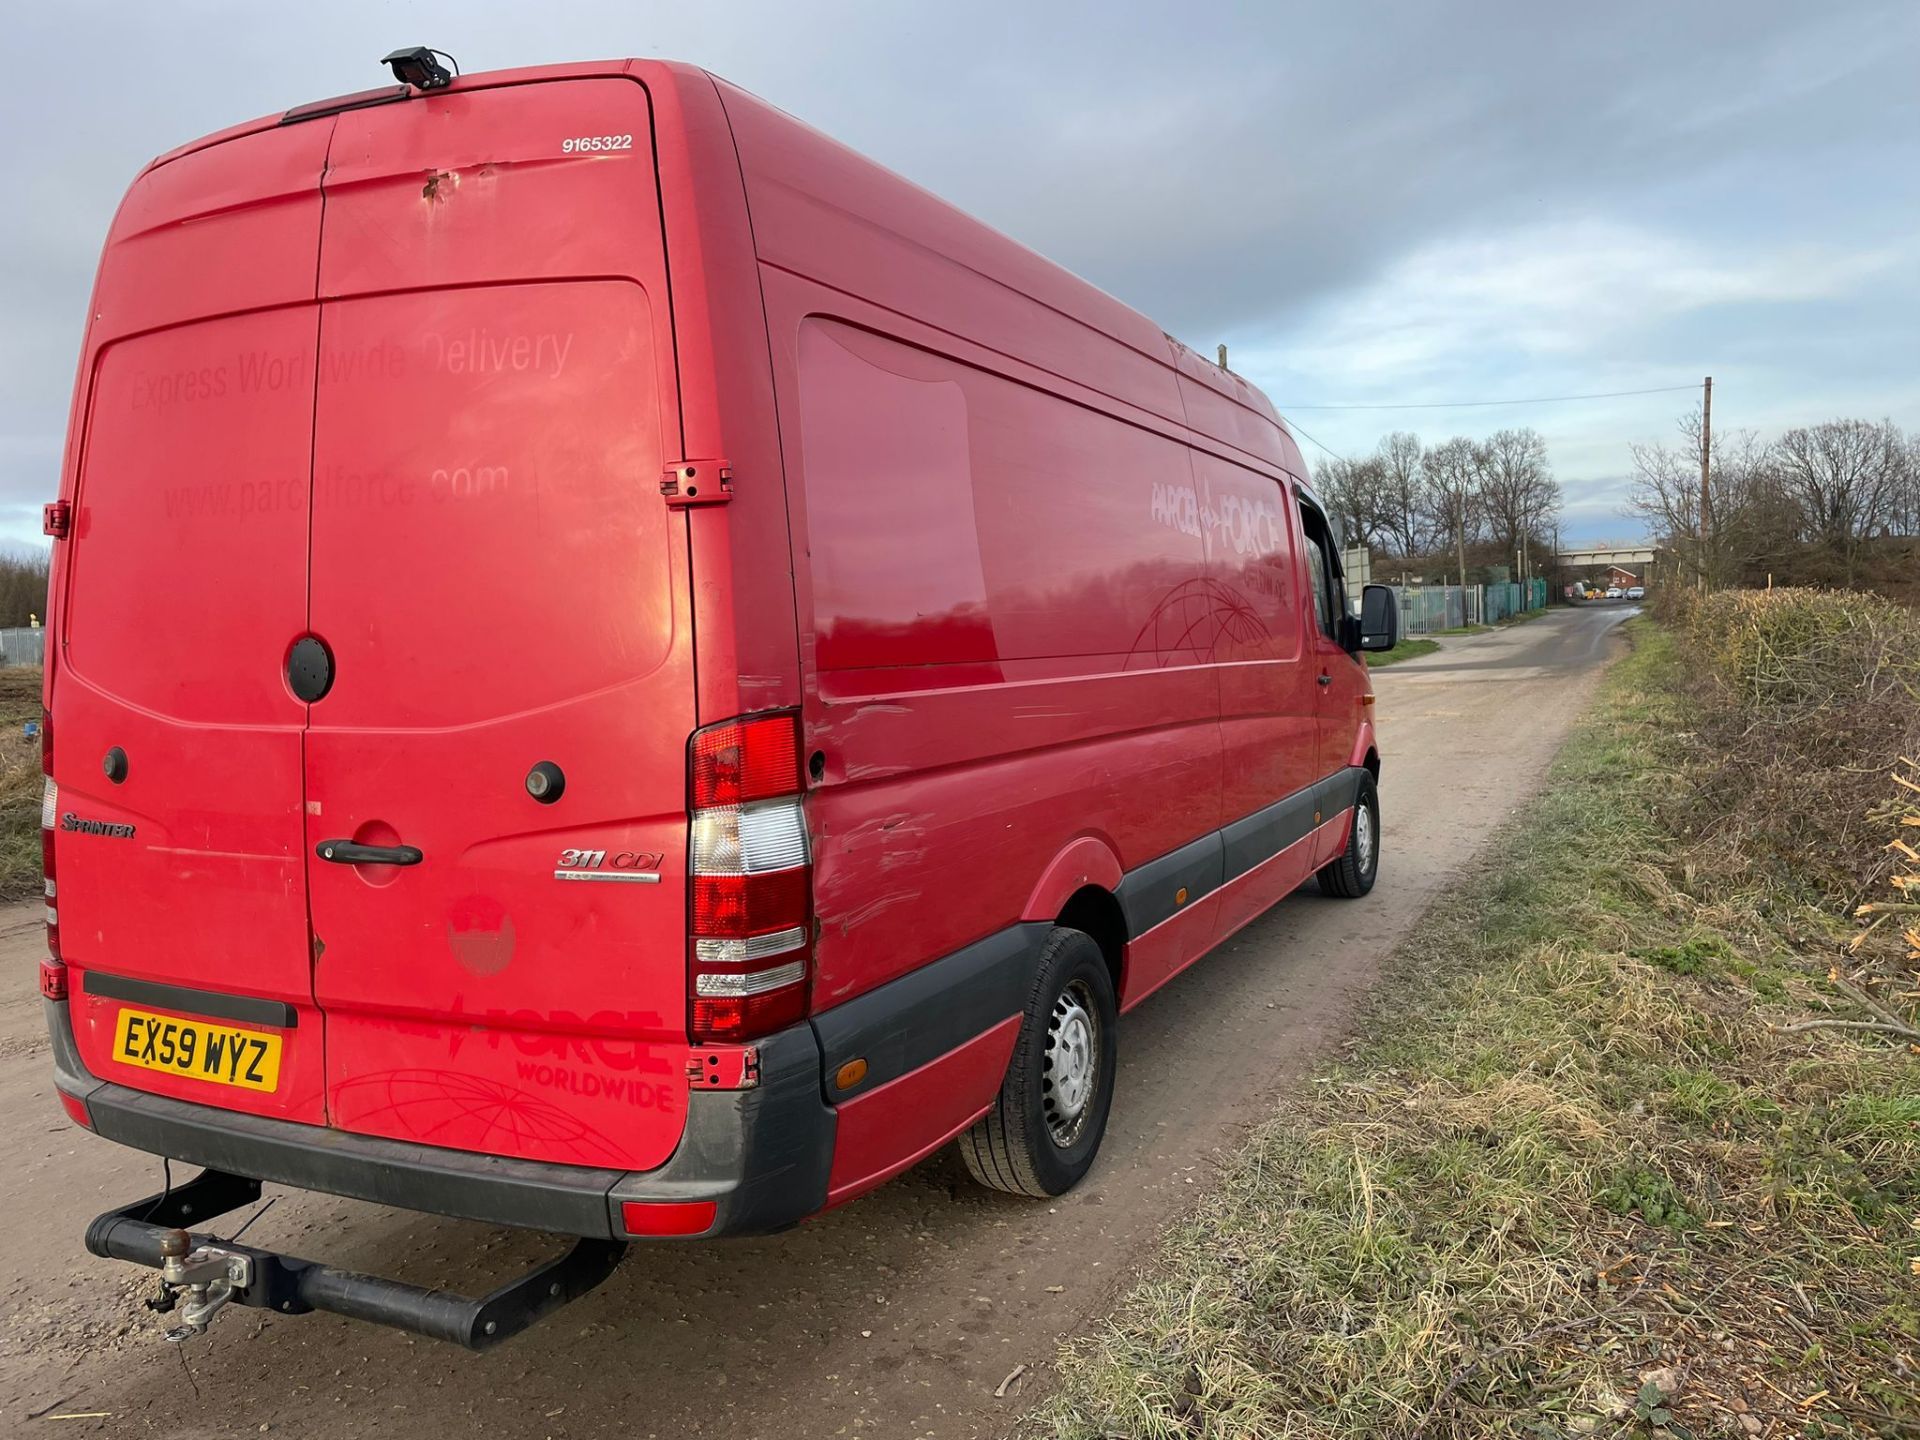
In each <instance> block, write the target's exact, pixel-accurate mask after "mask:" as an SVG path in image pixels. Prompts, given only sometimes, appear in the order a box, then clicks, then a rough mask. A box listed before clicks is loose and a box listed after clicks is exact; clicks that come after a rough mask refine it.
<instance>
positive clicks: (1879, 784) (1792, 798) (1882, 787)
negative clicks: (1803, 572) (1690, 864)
mask: <svg viewBox="0 0 1920 1440" xmlns="http://www.w3.org/2000/svg"><path fill="white" fill-rule="evenodd" d="M1662 608H1663V612H1664V615H1663V618H1664V619H1665V620H1666V621H1667V623H1668V624H1669V625H1671V626H1672V627H1673V629H1674V631H1675V633H1676V634H1677V635H1678V636H1680V637H1681V640H1682V643H1683V644H1684V645H1685V647H1686V649H1687V650H1688V652H1689V655H1690V656H1691V658H1692V659H1693V661H1694V662H1695V663H1693V664H1692V665H1690V666H1689V667H1688V671H1687V686H1686V688H1687V691H1688V693H1689V695H1690V697H1691V698H1692V699H1693V700H1694V701H1695V706H1696V708H1695V710H1694V712H1693V716H1692V719H1693V720H1694V721H1695V724H1694V725H1693V726H1691V727H1689V728H1690V730H1691V732H1692V733H1691V734H1690V735H1689V736H1688V737H1687V738H1688V739H1689V740H1691V742H1692V744H1691V745H1690V746H1689V747H1688V748H1687V751H1686V756H1685V758H1686V759H1687V760H1688V762H1689V765H1688V768H1689V770H1690V772H1691V783H1690V784H1689V785H1688V786H1687V787H1686V788H1685V789H1683V790H1680V791H1677V792H1676V793H1675V799H1676V800H1677V801H1679V802H1680V803H1678V804H1677V805H1673V806H1670V807H1669V810H1668V813H1667V814H1666V817H1665V818H1666V819H1667V821H1668V823H1669V825H1670V826H1671V827H1672V828H1673V829H1674V831H1675V832H1676V833H1677V834H1679V835H1680V836H1681V837H1682V838H1683V839H1685V840H1686V841H1687V842H1688V843H1689V845H1690V846H1691V848H1692V849H1693V850H1694V852H1695V854H1696V858H1697V860H1698V861H1699V863H1701V864H1703V865H1706V866H1710V867H1712V868H1715V869H1718V870H1720V871H1722V872H1723V873H1724V874H1727V875H1729V876H1741V877H1748V878H1751V879H1753V880H1755V881H1757V882H1759V883H1763V884H1766V885H1768V886H1770V887H1773V888H1785V889H1794V890H1797V891H1798V892H1799V893H1801V894H1802V895H1805V896H1809V897H1819V896H1828V895H1832V896H1841V897H1845V898H1848V899H1850V900H1852V901H1858V900H1860V899H1863V898H1865V895H1866V892H1867V891H1868V890H1869V889H1871V888H1872V887H1873V886H1874V885H1875V884H1876V883H1877V882H1878V881H1879V880H1880V879H1881V877H1883V876H1884V875H1885V874H1886V872H1887V869H1888V857H1887V854H1886V851H1885V849H1884V847H1885V844H1886V839H1885V836H1884V835H1883V834H1882V833H1881V825H1880V823H1879V821H1878V820H1877V818H1876V812H1877V811H1878V810H1880V809H1881V808H1882V807H1883V806H1884V805H1885V803H1886V800H1887V797H1888V794H1889V791H1890V789H1891V788H1892V787H1891V786H1890V784H1889V782H1888V780H1887V775H1888V772H1889V769H1890V768H1891V767H1892V766H1893V765H1894V764H1895V762H1896V760H1897V758H1898V757H1899V756H1901V755H1913V754H1915V753H1920V613H1917V612H1915V611H1913V610H1909V609H1906V608H1905V607H1903V606H1900V605H1897V604H1895V603H1893V602H1892V601H1889V600H1886V599H1883V598H1881V597H1879V596H1876V595H1867V594H1861V593H1857V592H1849V591H1837V590H1733V591H1721V592H1716V593H1713V594H1708V595H1704V596H1702V595H1698V594H1696V593H1694V592H1690V591H1686V590H1681V589H1676V590H1674V591H1671V592H1666V593H1664V594H1663V597H1662Z"/></svg>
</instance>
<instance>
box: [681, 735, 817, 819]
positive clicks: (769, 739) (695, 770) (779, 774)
mask: <svg viewBox="0 0 1920 1440" xmlns="http://www.w3.org/2000/svg"><path fill="white" fill-rule="evenodd" d="M691 769H692V778H693V808H694V809H696V810H708V809H712V808H713V807H714V806H717V805H746V804H749V803H750V802H752V801H755V800H772V799H775V798H776V797H778V796H781V795H797V794H799V793H800V723H799V717H798V716H795V715H779V716H774V717H771V718H767V719H753V720H729V721H727V722H726V723H725V724H722V725H709V726H708V727H707V728H706V729H704V730H698V731H695V732H694V736H693V758H692V762H691Z"/></svg>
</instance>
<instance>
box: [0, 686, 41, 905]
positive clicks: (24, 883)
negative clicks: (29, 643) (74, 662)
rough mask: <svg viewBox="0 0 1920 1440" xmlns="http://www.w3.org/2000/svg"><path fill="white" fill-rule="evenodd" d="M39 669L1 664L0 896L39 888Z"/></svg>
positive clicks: (23, 896)
mask: <svg viewBox="0 0 1920 1440" xmlns="http://www.w3.org/2000/svg"><path fill="white" fill-rule="evenodd" d="M39 718H40V669H39V667H38V666H26V665H10V666H7V667H6V668H4V669H0V900H24V899H26V898H27V897H28V896H31V895H38V894H39V893H40V788H41V781H40V742H39V741H38V740H37V739H30V738H28V736H27V734H26V723H27V721H29V720H38V719H39Z"/></svg>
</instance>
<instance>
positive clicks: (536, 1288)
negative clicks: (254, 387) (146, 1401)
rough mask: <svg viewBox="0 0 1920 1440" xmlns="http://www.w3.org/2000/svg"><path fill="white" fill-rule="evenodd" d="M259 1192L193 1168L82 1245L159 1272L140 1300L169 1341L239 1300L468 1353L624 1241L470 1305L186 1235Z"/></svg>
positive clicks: (573, 1255) (606, 1266)
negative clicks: (380, 1328)
mask: <svg viewBox="0 0 1920 1440" xmlns="http://www.w3.org/2000/svg"><path fill="white" fill-rule="evenodd" d="M259 1198H260V1182H259V1181H258V1180H248V1179H246V1178H244V1177H242V1176H239V1175H229V1174H227V1173H226V1172H224V1171H221V1170H203V1171H201V1172H200V1173H199V1174H198V1175H196V1176H195V1177H194V1178H193V1179H191V1180H189V1181H188V1182H187V1183H186V1184H184V1185H180V1186H176V1187H174V1188H172V1189H170V1190H168V1191H166V1192H165V1193H164V1194H160V1195H153V1196H149V1197H148V1198H147V1199H145V1200H136V1201H135V1202H134V1203H133V1204H131V1205H124V1206H122V1207H121V1208H120V1209H118V1210H109V1211H108V1212H107V1213H106V1214H104V1215H101V1216H98V1217H97V1218H95V1220H94V1222H93V1223H92V1224H91V1225H89V1226H87V1249H89V1250H91V1251H92V1252H93V1253H94V1254H95V1255H99V1256H102V1257H103V1258H106V1259H111V1260H131V1261H132V1262H133V1263H134V1264H136V1265H149V1266H152V1267H153V1268H154V1269H157V1270H159V1271H160V1273H161V1281H160V1284H161V1295H160V1298H159V1299H157V1300H149V1301H148V1302H147V1304H148V1306H149V1307H150V1308H152V1309H155V1310H158V1311H161V1312H162V1313H165V1312H168V1311H171V1310H173V1309H174V1308H175V1307H176V1306H177V1307H178V1308H179V1310H180V1320H181V1323H180V1324H178V1325H176V1326H175V1327H174V1328H173V1329H171V1330H169V1331H168V1332H167V1338H168V1339H169V1340H186V1339H189V1338H191V1337H192V1336H195V1335H198V1334H201V1333H202V1332H204V1331H205V1330H206V1328H207V1323H208V1322H209V1321H210V1320H212V1318H213V1317H214V1315H215V1314H216V1313H218V1312H219V1310H220V1309H221V1308H222V1307H224V1306H225V1305H227V1304H229V1303H232V1304H235V1305H250V1306H253V1307H254V1308H256V1309H261V1310H277V1311H279V1312H280V1313H281V1314H283V1315H304V1314H307V1313H309V1312H311V1311H314V1310H326V1311H330V1312H331V1313H333V1314H335V1315H346V1316H350V1317H352V1318H353V1319H355V1320H366V1321H370V1322H372V1323H373V1324H375V1325H391V1326H392V1327H393V1328H395V1329H396V1330H410V1331H412V1332H413V1333H414V1334H416V1335H425V1336H427V1337H429V1338H430V1339H434V1340H451V1341H452V1342H453V1343H454V1344H456V1345H464V1346H466V1348H467V1349H469V1350H489V1349H492V1348H493V1347H494V1346H495V1345H498V1344H499V1343H500V1342H501V1341H503V1340H508V1339H511V1338H512V1337H513V1336H515V1335H518V1334H519V1333H520V1332H521V1331H522V1330H525V1329H526V1328H527V1327H528V1326H530V1325H533V1324H534V1323H535V1322H537V1321H539V1320H542V1319H544V1318H545V1317H546V1316H548V1315H550V1314H552V1313H553V1312H554V1311H555V1310H558V1309H559V1308H560V1307H561V1306H563V1305H565V1304H566V1303H567V1302H568V1301H570V1300H578V1299H579V1298H580V1297H581V1296H582V1295H584V1294H586V1293H587V1292H588V1291H589V1290H591V1289H593V1288H594V1286H596V1285H598V1284H599V1283H600V1282H601V1281H602V1280H605V1279H606V1278H607V1277H608V1276H609V1275H611V1274H612V1273H613V1270H614V1267H615V1266H616V1265H618V1264H619V1263H620V1257H621V1256H622V1255H624V1254H626V1251H627V1247H626V1245H625V1244H623V1243H622V1242H620V1241H617V1240H592V1239H582V1240H578V1241H576V1242H574V1246H573V1248H572V1249H571V1250H569V1251H567V1253H566V1254H564V1255H562V1256H560V1257H558V1258H557V1259H553V1260H548V1261H546V1262H544V1263H542V1264H539V1265H536V1266H534V1267H533V1268H532V1269H531V1270H529V1271H527V1273H526V1274H524V1275H522V1276H520V1278H519V1279H517V1280H511V1281H509V1282H508V1283H507V1284H505V1285H502V1286H501V1287H500V1288H499V1289H498V1290H495V1291H493V1292H492V1293H491V1294H489V1295H484V1296H482V1297H481V1298H480V1299H478V1300H472V1299H469V1298H468V1297H466V1296H465V1295H456V1294H454V1293H453V1292H451V1291H447V1290H427V1289H424V1288H422V1287H421V1286H418V1285H409V1284H406V1283H405V1282H403V1281H399V1280H383V1279H381V1278H380V1277H379V1276H376V1275H356V1274H354V1273H353V1272H352V1271H349V1270H335V1269H333V1268H332V1267H331V1266H327V1265H320V1264H317V1263H315V1262H314V1261H312V1260H302V1259H299V1258H298V1257H296V1256H292V1255H278V1254H275V1253H274V1252H273V1251H271V1250H260V1249H256V1248H255V1247H253V1246H251V1245H241V1244H239V1243H237V1242H236V1241H232V1240H222V1239H220V1238H219V1237H218V1236H215V1235H201V1234H190V1233H188V1231H187V1230H186V1228H185V1227H186V1225H187V1224H188V1222H189V1221H191V1222H194V1223H204V1222H206V1221H208V1220H212V1219H214V1218H215V1217H217V1216H220V1215H225V1214H227V1213H228V1212H229V1211H232V1210H237V1209H239V1208H240V1207H241V1206H243V1205H251V1204H253V1203H254V1202H255V1201H256V1200H258V1199H259Z"/></svg>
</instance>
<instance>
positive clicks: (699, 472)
mask: <svg viewBox="0 0 1920 1440" xmlns="http://www.w3.org/2000/svg"><path fill="white" fill-rule="evenodd" d="M660 493H661V494H662V495H663V496H665V497H666V501H667V504H669V505H671V506H674V507H676V508H677V507H680V506H683V505H724V504H726V502H727V501H729V500H731V499H732V498H733V467H732V466H731V465H729V464H727V462H726V461H724V460H676V461H674V462H673V464H672V465H670V466H668V467H667V472H666V474H664V475H662V476H661V477H660Z"/></svg>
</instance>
